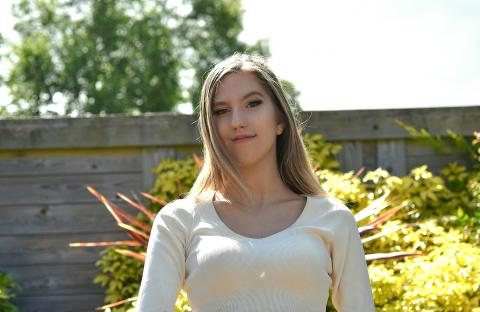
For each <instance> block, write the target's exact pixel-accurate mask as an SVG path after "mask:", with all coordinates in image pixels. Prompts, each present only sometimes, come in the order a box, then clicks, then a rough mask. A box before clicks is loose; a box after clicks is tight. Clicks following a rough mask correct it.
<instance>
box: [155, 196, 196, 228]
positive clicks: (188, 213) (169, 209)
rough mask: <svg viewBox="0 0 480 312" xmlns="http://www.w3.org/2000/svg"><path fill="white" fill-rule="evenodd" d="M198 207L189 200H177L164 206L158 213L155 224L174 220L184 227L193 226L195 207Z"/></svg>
mask: <svg viewBox="0 0 480 312" xmlns="http://www.w3.org/2000/svg"><path fill="white" fill-rule="evenodd" d="M196 205H198V204H196V203H195V202H193V201H192V200H190V199H188V198H183V199H175V200H173V201H171V202H169V203H168V204H166V205H165V206H163V207H162V208H161V209H160V211H159V212H158V213H157V215H156V217H155V221H154V222H159V221H160V220H165V219H174V220H175V221H177V222H180V223H182V224H184V225H187V226H188V225H189V224H191V222H192V220H193V219H194V217H195V206H196Z"/></svg>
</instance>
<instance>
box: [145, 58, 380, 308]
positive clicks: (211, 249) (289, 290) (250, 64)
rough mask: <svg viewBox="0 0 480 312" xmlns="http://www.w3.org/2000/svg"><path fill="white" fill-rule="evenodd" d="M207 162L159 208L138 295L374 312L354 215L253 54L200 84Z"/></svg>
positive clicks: (205, 303)
mask: <svg viewBox="0 0 480 312" xmlns="http://www.w3.org/2000/svg"><path fill="white" fill-rule="evenodd" d="M198 125H199V131H200V133H201V136H202V140H203V144H204V164H203V167H202V169H201V171H200V174H199V176H198V178H197V180H196V181H195V183H194V185H193V187H192V189H191V190H190V192H189V193H188V196H187V197H185V198H183V199H178V200H175V201H172V202H170V203H169V204H168V205H166V206H165V207H163V208H162V209H161V210H160V212H159V213H158V214H157V216H156V218H155V221H154V224H153V228H152V232H151V235H150V240H149V243H148V247H147V254H146V259H145V267H144V272H143V277H142V282H141V286H140V292H139V296H138V302H137V306H138V308H137V311H140V312H147V311H148V312H150V311H152V312H153V311H158V312H167V311H168V312H171V311H173V310H174V305H175V302H176V300H177V296H178V294H179V291H180V289H182V288H183V289H184V290H185V291H186V293H187V295H188V299H189V301H190V304H191V307H192V311H193V312H213V311H276V312H280V311H302V312H303V311H325V307H326V303H327V299H328V295H329V288H331V289H332V301H333V304H334V306H335V307H336V309H337V310H338V311H355V312H363V311H365V312H370V311H374V304H373V298H372V291H371V286H370V280H369V276H368V271H367V265H366V261H365V255H364V250H363V247H362V244H361V241H360V236H359V233H358V229H357V225H356V222H355V219H354V217H353V215H352V213H351V212H350V210H349V209H348V207H346V206H345V205H344V204H343V203H342V202H340V201H339V200H337V199H336V198H334V197H332V196H330V195H329V194H328V193H327V192H326V191H324V190H323V189H322V187H321V186H320V185H319V184H318V182H317V180H316V178H315V175H314V173H313V170H312V167H311V165H310V163H309V160H308V156H307V152H306V149H305V146H304V144H303V142H302V139H301V137H300V130H301V128H300V127H299V126H298V125H299V123H298V121H297V119H296V116H295V115H294V113H293V112H292V108H291V105H290V103H289V98H288V96H287V95H286V93H285V91H284V89H283V88H282V86H281V84H280V82H279V80H278V78H277V77H276V75H275V74H274V73H273V72H272V71H271V69H270V68H269V67H268V66H267V65H266V62H265V61H264V60H263V59H262V58H260V57H256V56H250V55H245V54H234V55H233V56H231V57H229V58H227V59H226V60H224V61H222V62H220V63H219V64H217V65H216V66H215V67H214V68H213V69H212V70H211V71H210V73H209V74H208V76H207V78H206V80H205V83H204V85H203V88H202V94H201V103H200V114H199V124H198Z"/></svg>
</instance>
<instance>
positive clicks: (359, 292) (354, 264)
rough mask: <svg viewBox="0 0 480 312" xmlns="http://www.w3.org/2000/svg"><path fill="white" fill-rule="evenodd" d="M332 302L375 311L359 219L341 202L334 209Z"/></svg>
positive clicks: (345, 308) (343, 310)
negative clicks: (358, 223)
mask: <svg viewBox="0 0 480 312" xmlns="http://www.w3.org/2000/svg"><path fill="white" fill-rule="evenodd" d="M333 218H334V220H332V221H333V222H332V223H334V224H335V232H334V242H333V245H332V254H331V256H332V266H333V268H332V269H333V271H332V302H333V305H334V306H335V308H336V309H337V310H338V311H339V312H350V311H355V312H371V311H375V305H374V303H373V295H372V287H371V284H370V278H369V275H368V270H367V263H366V260H365V253H364V249H363V245H362V242H361V239H360V234H359V232H358V227H357V222H356V221H355V217H354V216H353V214H352V212H351V211H350V209H348V207H347V206H345V205H344V204H343V203H341V202H339V203H338V204H337V207H336V209H335V212H334V217H333Z"/></svg>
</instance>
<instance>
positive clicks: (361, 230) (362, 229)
mask: <svg viewBox="0 0 480 312" xmlns="http://www.w3.org/2000/svg"><path fill="white" fill-rule="evenodd" d="M376 229H377V227H376V226H373V225H365V226H360V227H358V234H360V236H362V235H366V234H368V233H370V232H371V231H373V230H376Z"/></svg>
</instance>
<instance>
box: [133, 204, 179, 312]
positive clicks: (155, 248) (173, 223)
mask: <svg viewBox="0 0 480 312" xmlns="http://www.w3.org/2000/svg"><path fill="white" fill-rule="evenodd" d="M187 217H188V216H187V212H186V211H182V210H180V209H178V205H176V204H173V203H169V204H168V205H166V206H164V207H163V208H162V209H161V210H160V211H159V212H158V214H157V216H156V217H155V220H154V222H153V226H152V231H151V234H150V239H149V241H148V245H147V253H146V257H145V265H144V269H143V276H142V282H141V284H140V290H139V295H138V300H137V312H154V311H155V312H172V311H174V306H175V302H176V300H177V297H178V294H179V292H180V289H181V288H182V286H183V283H184V278H185V246H186V240H187V237H188V229H187V227H186V226H185V222H184V221H185V219H186V218H187Z"/></svg>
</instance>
